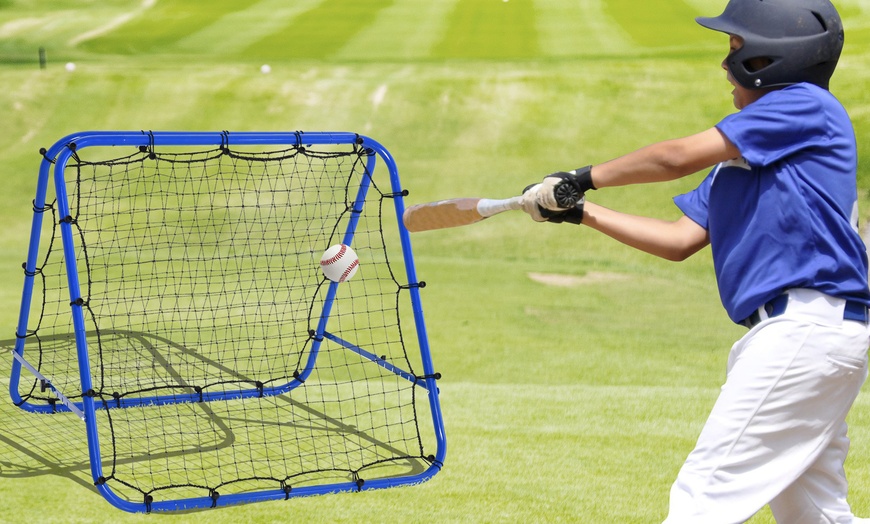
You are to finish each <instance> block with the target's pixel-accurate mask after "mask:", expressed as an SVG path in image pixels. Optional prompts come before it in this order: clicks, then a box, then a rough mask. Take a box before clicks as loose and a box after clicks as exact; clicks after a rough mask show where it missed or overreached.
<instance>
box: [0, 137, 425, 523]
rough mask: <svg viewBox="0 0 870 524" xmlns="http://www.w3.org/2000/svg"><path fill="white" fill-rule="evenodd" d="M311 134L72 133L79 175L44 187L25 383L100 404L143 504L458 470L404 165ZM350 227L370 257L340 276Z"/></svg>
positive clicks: (45, 401) (45, 393)
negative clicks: (275, 142) (411, 232)
mask: <svg viewBox="0 0 870 524" xmlns="http://www.w3.org/2000/svg"><path fill="white" fill-rule="evenodd" d="M292 136H293V137H294V141H293V142H291V143H290V144H289V145H285V146H281V147H275V146H254V145H251V146H245V147H241V146H235V145H232V146H231V145H230V143H231V140H230V137H231V135H229V134H227V133H222V134H221V135H220V144H219V145H216V146H215V147H211V148H203V147H191V146H186V145H185V146H172V145H161V135H159V134H157V135H156V138H155V134H153V133H152V134H150V135H149V137H148V144H147V145H139V146H135V147H131V148H126V149H127V151H126V153H125V154H123V155H121V156H118V153H119V151H124V149H123V148H122V149H120V150H119V149H118V148H115V147H113V148H109V147H102V146H94V147H90V148H87V149H84V148H82V147H78V148H77V147H76V144H75V143H74V142H73V143H68V144H65V145H64V146H63V147H65V148H66V149H67V152H66V154H65V156H68V160H67V161H66V162H65V163H64V164H65V165H60V164H61V163H60V162H58V165H57V166H54V169H55V170H56V171H58V172H59V173H60V174H59V175H55V179H56V180H62V181H63V182H62V184H61V182H56V185H59V186H58V187H57V188H56V189H57V190H56V194H55V195H54V198H47V199H45V202H35V204H36V205H35V206H34V210H35V212H36V215H41V216H40V217H38V218H40V219H41V222H42V224H43V227H42V228H40V229H41V234H40V237H39V239H38V240H32V241H31V255H30V256H29V264H31V266H30V267H29V268H28V264H25V273H26V275H27V278H28V279H32V293H31V296H32V302H31V303H30V304H29V307H25V306H22V310H23V311H25V310H26V318H27V323H26V325H27V329H26V333H19V334H18V337H19V344H18V346H17V347H16V352H17V353H18V354H19V357H16V358H19V360H21V359H22V358H21V356H23V359H26V361H27V362H29V363H30V365H31V366H32V367H33V368H34V371H36V373H35V374H34V373H31V374H28V373H27V371H22V372H21V376H20V380H17V390H15V391H13V397H15V396H16V391H17V396H18V398H17V399H15V400H16V402H17V403H18V404H20V405H21V406H22V407H24V408H25V409H28V410H31V411H37V412H43V413H45V412H59V415H60V416H74V415H73V414H72V413H69V411H71V410H72V411H75V410H76V408H78V409H80V411H81V415H82V418H84V419H85V422H86V426H87V433H88V438H89V446H90V447H91V450H92V451H91V459H92V461H93V460H94V457H95V456H96V457H98V464H92V471H93V472H94V477H95V483H96V484H97V486H98V487H99V488H100V489H101V491H103V492H104V494H107V498H109V500H110V501H111V502H113V503H115V504H116V505H118V506H119V507H122V508H123V509H127V510H131V511H151V510H152V509H170V510H171V509H183V508H189V507H207V506H216V505H220V504H223V503H230V502H232V503H236V502H246V501H249V500H260V499H268V498H289V497H291V496H293V495H296V494H308V493H319V492H329V491H337V490H349V489H367V488H368V487H387V486H391V485H398V484H401V483H405V482H418V481H420V480H421V479H423V480H424V479H425V478H427V475H429V474H434V472H435V471H437V469H438V468H440V458H436V455H438V451H437V449H438V448H440V447H442V446H441V444H440V443H439V442H438V441H437V440H438V439H437V438H436V437H433V436H432V435H433V434H440V432H441V430H440V429H439V428H437V427H436V426H438V425H439V420H440V414H438V413H437V410H438V405H437V388H436V387H435V386H434V378H435V376H436V375H435V374H434V373H432V372H431V361H430V360H429V358H428V348H426V347H423V346H425V337H422V338H421V336H420V334H421V332H424V329H423V328H422V326H420V325H419V322H420V321H421V318H417V316H416V314H415V313H419V304H418V300H419V293H418V290H419V287H420V284H419V283H417V282H413V281H410V280H409V278H413V271H411V272H409V271H408V266H409V265H412V263H413V262H412V259H411V258H410V257H409V256H408V253H406V252H405V251H407V250H408V246H409V244H407V243H406V242H402V238H403V237H402V235H407V232H406V231H402V228H401V226H399V224H398V220H396V216H397V214H396V210H401V207H397V206H396V205H395V200H396V199H401V197H402V195H401V192H400V191H399V190H398V189H399V188H398V187H395V186H397V177H396V180H395V181H393V182H392V183H391V179H390V177H387V176H386V175H385V177H384V178H383V179H382V180H381V179H378V177H376V176H373V169H374V167H373V166H374V165H375V163H374V160H375V158H376V152H375V150H373V149H372V148H369V147H366V145H365V139H364V138H356V137H354V138H353V139H352V140H346V142H347V143H326V144H322V145H316V144H315V145H310V144H307V143H305V142H303V141H304V140H305V139H304V138H302V136H303V135H301V134H300V133H295V134H294V135H292ZM306 138H308V136H307V135H306ZM314 138H317V135H314ZM252 140H253V139H252ZM330 141H332V142H334V141H335V140H333V139H330V140H327V141H326V142H330ZM254 142H255V140H254ZM265 142H266V143H272V142H271V140H267V141H265ZM339 142H341V141H339ZM112 145H114V144H112ZM62 156H64V155H62ZM46 158H47V160H46V161H47V162H48V161H53V159H52V158H50V155H47V156H46ZM390 161H391V160H390ZM38 196H39V195H38ZM38 200H39V198H37V201H38ZM338 243H345V244H350V245H352V247H353V249H354V250H355V251H356V253H357V254H358V255H359V258H360V269H359V270H358V272H357V274H356V275H355V276H354V277H353V279H351V280H350V281H347V282H343V283H340V284H339V283H333V282H331V281H329V280H327V279H326V278H325V277H324V276H323V274H322V272H321V270H320V266H319V259H320V256H321V254H322V253H323V251H324V250H325V249H326V248H328V247H329V246H331V245H334V244H338ZM71 260H72V261H74V263H71ZM75 280H77V281H78V283H77V284H76V283H75V282H74V281H75ZM76 288H77V289H76ZM27 294H28V293H27V289H25V296H26V295H27ZM71 312H72V314H71ZM19 331H20V328H19ZM427 369H429V373H427ZM16 378H17V377H13V379H14V380H13V382H15V381H16V380H15V379H16ZM13 385H14V384H13ZM91 402H92V404H91V405H92V408H93V409H92V410H91V411H89V410H88V409H86V408H87V406H88V404H89V403H91ZM92 433H93V434H92ZM83 435H84V431H83ZM95 452H96V455H95ZM433 468H435V469H433ZM114 499H117V500H114ZM179 501H181V502H179Z"/></svg>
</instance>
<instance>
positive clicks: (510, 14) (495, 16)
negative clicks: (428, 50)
mask: <svg viewBox="0 0 870 524" xmlns="http://www.w3.org/2000/svg"><path fill="white" fill-rule="evenodd" d="M536 14H537V13H536V10H535V4H534V2H533V1H532V0H512V1H508V2H505V1H497V0H491V1H480V0H474V1H471V0H464V1H460V2H458V3H456V5H455V6H454V8H453V11H452V12H451V13H450V15H449V16H448V26H447V29H446V31H445V33H444V35H443V38H442V39H441V41H440V42H439V43H438V44H437V45H436V46H435V48H434V49H433V50H432V56H434V57H436V58H485V59H514V58H535V57H538V56H539V55H540V46H539V43H538V30H537V25H536V22H535V19H536Z"/></svg>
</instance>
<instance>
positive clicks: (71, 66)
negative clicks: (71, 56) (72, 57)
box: [65, 62, 76, 72]
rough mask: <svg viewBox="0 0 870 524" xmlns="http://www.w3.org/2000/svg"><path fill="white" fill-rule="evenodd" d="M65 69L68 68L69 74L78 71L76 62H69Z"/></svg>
mask: <svg viewBox="0 0 870 524" xmlns="http://www.w3.org/2000/svg"><path fill="white" fill-rule="evenodd" d="M65 67H66V70H67V71H69V72H73V71H75V70H76V65H75V63H74V62H67V63H66V66H65Z"/></svg>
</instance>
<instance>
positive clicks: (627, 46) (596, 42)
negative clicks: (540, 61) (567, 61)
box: [535, 0, 637, 57]
mask: <svg viewBox="0 0 870 524" xmlns="http://www.w3.org/2000/svg"><path fill="white" fill-rule="evenodd" d="M606 3H607V2H606V1H605V0H586V1H584V2H570V3H562V2H539V3H538V4H536V5H535V8H536V10H537V12H538V20H537V22H538V27H539V28H540V29H539V32H538V34H539V35H540V45H541V53H542V54H544V55H546V56H552V57H563V56H596V55H604V54H607V55H612V54H620V53H627V52H632V51H635V50H636V48H637V45H636V44H635V43H634V41H633V40H632V39H631V37H630V36H629V35H628V33H626V32H625V31H624V30H623V29H622V27H620V26H619V24H617V23H616V21H614V19H613V18H611V17H610V16H608V15H607V14H606V13H605V10H604V4H606Z"/></svg>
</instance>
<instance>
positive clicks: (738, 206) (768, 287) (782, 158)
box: [674, 84, 870, 322]
mask: <svg viewBox="0 0 870 524" xmlns="http://www.w3.org/2000/svg"><path fill="white" fill-rule="evenodd" d="M716 127H717V128H718V129H719V130H720V131H721V132H722V133H723V134H724V135H725V136H726V137H728V139H729V140H730V141H731V142H732V143H733V144H734V145H735V146H736V147H737V149H739V150H740V153H741V155H742V158H740V159H736V160H733V161H730V162H725V163H722V164H719V165H718V166H716V167H715V168H714V169H713V171H712V172H711V173H710V174H709V175H708V176H707V177H706V178H705V179H704V181H703V182H702V183H701V185H700V186H698V188H697V189H695V190H694V191H692V192H690V193H687V194H684V195H680V196H678V197H676V198H675V199H674V202H675V203H676V204H677V206H678V207H679V208H680V210H681V211H682V212H683V213H685V215H686V216H688V217H689V218H691V219H692V220H693V221H695V222H697V223H698V224H699V225H701V226H702V227H704V228H705V229H706V230H707V231H708V233H709V236H710V245H711V248H712V250H713V263H714V266H715V269H716V278H717V282H718V285H719V293H720V296H721V299H722V303H723V305H724V306H725V309H726V311H727V312H728V315H729V317H730V318H731V319H732V320H733V321H734V322H740V321H742V320H743V319H745V318H747V317H748V316H750V315H751V314H752V312H753V311H754V310H755V309H757V308H759V307H760V306H762V305H763V304H764V303H766V302H767V301H769V300H771V299H773V298H774V297H776V296H777V295H779V294H781V293H782V292H784V291H785V290H787V289H789V288H811V289H816V290H818V291H821V292H823V293H827V294H829V295H832V296H835V297H840V298H845V299H851V300H855V301H859V302H862V303H864V304H867V305H870V292H868V286H867V269H868V268H867V254H866V249H865V247H864V243H863V241H862V240H861V236H860V234H859V232H858V225H857V199H858V197H857V184H856V176H857V167H858V166H857V146H856V142H855V134H854V130H853V128H852V124H851V120H850V119H849V116H848V115H847V113H846V111H845V109H844V108H843V106H842V105H841V104H840V103H839V101H837V99H836V98H835V97H834V96H833V95H831V93H829V92H828V91H826V90H824V89H822V88H819V87H817V86H814V85H812V84H796V85H793V86H789V87H786V88H784V89H781V90H778V91H773V92H770V93H768V94H766V95H764V96H763V97H762V98H761V99H759V100H758V101H756V102H754V103H752V104H750V105H749V106H747V107H745V108H743V109H742V110H741V111H740V112H738V113H735V114H732V115H729V116H727V117H725V118H724V119H723V120H722V121H721V122H719V123H718V124H717V125H716Z"/></svg>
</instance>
